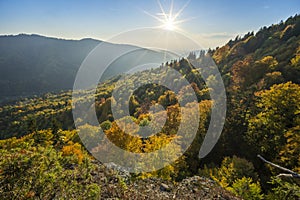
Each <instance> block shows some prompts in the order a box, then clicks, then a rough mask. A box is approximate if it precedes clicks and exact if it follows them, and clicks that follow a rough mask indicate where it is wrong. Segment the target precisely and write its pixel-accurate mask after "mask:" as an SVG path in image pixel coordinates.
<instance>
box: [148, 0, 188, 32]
mask: <svg viewBox="0 0 300 200" xmlns="http://www.w3.org/2000/svg"><path fill="white" fill-rule="evenodd" d="M189 2H190V1H187V2H186V3H185V4H184V5H183V6H182V7H181V8H180V9H179V10H178V11H177V12H175V13H174V3H173V0H172V1H171V5H170V9H169V11H168V12H167V11H165V9H164V7H163V6H162V4H161V2H160V0H157V3H158V5H159V8H160V13H157V14H156V15H153V14H151V13H149V12H146V11H144V12H145V13H146V14H147V15H149V16H151V17H152V18H154V19H156V20H157V21H158V22H160V23H161V25H160V26H159V28H163V29H166V30H170V31H173V30H176V29H180V28H179V27H178V25H179V24H182V23H183V22H186V21H188V20H191V19H192V18H189V19H181V20H180V19H178V18H179V17H180V15H181V14H182V12H183V10H184V9H185V8H186V7H187V5H188V4H189Z"/></svg>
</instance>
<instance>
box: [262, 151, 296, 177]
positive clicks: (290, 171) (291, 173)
mask: <svg viewBox="0 0 300 200" xmlns="http://www.w3.org/2000/svg"><path fill="white" fill-rule="evenodd" d="M257 157H259V158H260V159H261V160H262V161H264V162H265V163H268V164H270V165H272V166H273V167H276V168H278V169H281V170H283V171H285V172H288V173H289V174H279V175H278V177H293V178H300V174H298V173H296V172H294V171H292V170H290V169H287V168H284V167H281V166H279V165H277V164H275V163H272V162H270V161H268V160H266V159H265V158H264V157H262V156H261V155H257Z"/></svg>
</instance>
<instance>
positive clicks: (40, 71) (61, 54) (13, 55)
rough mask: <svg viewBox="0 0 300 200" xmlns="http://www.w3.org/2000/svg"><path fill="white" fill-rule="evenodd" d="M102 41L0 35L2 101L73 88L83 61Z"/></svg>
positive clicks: (0, 86)
mask: <svg viewBox="0 0 300 200" xmlns="http://www.w3.org/2000/svg"><path fill="white" fill-rule="evenodd" d="M100 42H101V41H99V40H94V39H82V40H65V39H57V38H49V37H44V36H40V35H25V34H20V35H15V36H0V91H1V92H0V100H1V99H2V100H3V99H5V98H10V97H19V96H28V95H35V94H41V93H45V92H50V91H60V90H65V89H70V88H71V87H72V85H73V82H74V77H75V75H76V72H77V70H78V68H79V66H80V64H81V62H82V61H83V59H84V58H85V57H86V56H87V55H88V53H89V52H90V51H91V50H92V49H93V48H95V47H96V46H97V45H98V44H99V43H100Z"/></svg>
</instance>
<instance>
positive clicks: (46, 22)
mask: <svg viewBox="0 0 300 200" xmlns="http://www.w3.org/2000/svg"><path fill="white" fill-rule="evenodd" d="M160 2H161V5H162V7H163V8H164V10H165V11H166V12H167V13H168V12H169V10H170V5H171V3H172V1H171V0H161V1H160ZM185 4H187V5H186V7H185V8H184V10H183V11H182V13H181V14H180V15H179V16H178V18H177V19H176V20H178V21H179V20H183V21H184V22H183V23H180V24H178V25H176V26H177V28H179V29H180V31H184V32H185V33H186V34H188V35H189V36H190V37H192V38H193V39H194V40H196V41H197V42H199V43H200V44H201V45H202V46H203V47H205V48H208V47H212V48H214V47H216V46H221V45H223V44H225V43H226V42H227V41H228V40H229V39H231V38H235V37H236V36H237V35H243V34H245V33H247V32H249V31H258V30H259V28H260V27H263V26H269V25H271V24H276V23H279V22H280V20H283V21H284V20H286V19H287V18H288V17H290V16H294V15H295V14H297V13H298V14H299V11H300V1H299V0H286V1H284V0H281V1H277V0H251V1H240V0H219V1H217V0H206V1H202V0H190V1H188V0H174V1H173V13H176V12H178V11H179V10H180V9H181V8H182V7H184V5H185ZM161 12H162V11H161V9H160V6H159V3H158V1H157V0H98V1H96V0H95V1H87V0H86V1H84V0H73V1H71V0H65V1H63V0H49V1H45V0H26V1H23V0H19V1H17V0H0V35H12V34H13V35H16V34H19V33H27V34H39V35H45V36H50V37H58V38H66V39H82V38H94V39H100V40H107V39H109V38H110V37H112V36H113V35H117V34H119V33H121V32H123V31H127V30H132V29H136V28H143V27H157V26H160V25H161V24H162V23H161V22H159V21H158V20H157V19H155V18H153V17H151V16H150V15H154V16H156V17H162V16H161V15H160V14H159V13H161ZM147 13H148V14H147ZM185 20H186V21H185Z"/></svg>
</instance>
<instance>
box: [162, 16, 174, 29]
mask: <svg viewBox="0 0 300 200" xmlns="http://www.w3.org/2000/svg"><path fill="white" fill-rule="evenodd" d="M163 28H164V29H166V30H170V31H173V30H175V29H176V26H175V23H174V20H172V19H169V20H167V21H165V22H164V24H163Z"/></svg>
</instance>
